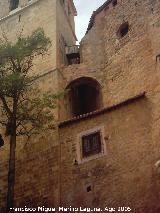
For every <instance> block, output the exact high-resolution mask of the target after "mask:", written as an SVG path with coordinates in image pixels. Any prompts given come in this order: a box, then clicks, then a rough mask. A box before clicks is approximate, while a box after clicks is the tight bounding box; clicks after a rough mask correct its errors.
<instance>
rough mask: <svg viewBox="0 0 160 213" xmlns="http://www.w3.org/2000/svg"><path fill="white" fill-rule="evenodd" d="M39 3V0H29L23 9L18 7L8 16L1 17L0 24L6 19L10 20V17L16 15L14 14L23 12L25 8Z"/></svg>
mask: <svg viewBox="0 0 160 213" xmlns="http://www.w3.org/2000/svg"><path fill="white" fill-rule="evenodd" d="M39 1H40V0H31V1H30V2H28V5H26V6H24V7H18V8H16V9H15V10H12V11H10V12H9V14H8V15H7V16H5V17H2V18H1V19H0V22H2V21H5V20H6V19H8V18H10V17H12V16H14V15H16V14H18V13H20V12H22V11H23V10H25V9H26V8H28V7H31V6H33V5H34V4H36V3H37V2H39Z"/></svg>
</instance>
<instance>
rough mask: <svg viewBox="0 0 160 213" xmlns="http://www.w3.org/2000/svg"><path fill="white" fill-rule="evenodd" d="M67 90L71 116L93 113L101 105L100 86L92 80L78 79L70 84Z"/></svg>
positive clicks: (87, 78)
mask: <svg viewBox="0 0 160 213" xmlns="http://www.w3.org/2000/svg"><path fill="white" fill-rule="evenodd" d="M67 89H68V100H69V105H70V111H71V114H72V116H78V115H82V114H86V113H89V112H92V111H95V110H97V109H99V108H100V107H101V105H102V96H101V89H100V85H99V83H98V82H97V81H96V80H95V79H93V78H89V77H81V78H78V79H76V80H74V81H73V82H71V83H70V84H69V85H68V86H67Z"/></svg>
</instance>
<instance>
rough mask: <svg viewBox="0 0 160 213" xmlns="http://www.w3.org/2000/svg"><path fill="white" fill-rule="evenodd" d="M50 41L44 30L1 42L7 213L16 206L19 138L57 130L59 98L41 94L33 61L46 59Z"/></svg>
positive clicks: (0, 102)
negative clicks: (7, 140) (7, 151)
mask: <svg viewBox="0 0 160 213" xmlns="http://www.w3.org/2000/svg"><path fill="white" fill-rule="evenodd" d="M50 45H51V41H50V39H49V38H47V37H46V36H45V34H44V31H43V29H40V28H39V29H37V30H36V31H35V32H33V33H32V35H31V36H28V37H23V36H22V35H20V36H18V37H17V40H16V41H15V42H14V43H13V42H10V41H9V40H8V39H7V38H6V36H3V39H2V40H0V107H1V108H0V109H1V118H0V124H1V125H2V126H3V128H4V127H5V132H6V135H7V136H9V137H10V155H9V169H8V192H7V204H6V212H7V213H8V212H9V210H10V208H12V207H13V206H14V184H15V152H16V142H17V136H22V135H24V136H28V137H30V136H31V135H32V134H38V133H39V130H40V129H41V130H42V129H50V128H53V127H54V116H53V109H54V108H55V107H56V99H57V97H58V95H55V94H52V93H51V92H44V93H42V92H41V91H40V90H39V89H38V87H37V86H36V85H37V84H35V81H36V80H37V78H38V75H33V72H31V71H32V67H33V65H34V59H35V58H37V57H41V56H42V58H43V56H44V55H45V54H46V53H47V51H48V49H49V47H50Z"/></svg>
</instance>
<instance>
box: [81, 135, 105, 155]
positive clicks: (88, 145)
mask: <svg viewBox="0 0 160 213" xmlns="http://www.w3.org/2000/svg"><path fill="white" fill-rule="evenodd" d="M99 153H101V135H100V131H98V132H95V133H92V134H90V135H87V136H83V137H82V157H83V158H86V157H89V156H91V155H95V154H99Z"/></svg>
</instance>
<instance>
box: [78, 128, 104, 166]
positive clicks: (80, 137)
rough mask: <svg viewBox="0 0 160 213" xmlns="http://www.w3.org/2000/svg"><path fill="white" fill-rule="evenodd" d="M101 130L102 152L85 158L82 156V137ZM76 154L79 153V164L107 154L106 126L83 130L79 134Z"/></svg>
mask: <svg viewBox="0 0 160 213" xmlns="http://www.w3.org/2000/svg"><path fill="white" fill-rule="evenodd" d="M96 132H100V137H101V152H100V153H98V154H94V155H92V156H89V157H86V158H83V157H82V137H84V136H88V135H90V134H93V133H96ZM76 154H77V162H78V164H82V163H85V162H88V161H90V160H94V159H97V158H100V157H103V156H105V155H106V143H105V131H104V126H98V127H95V128H92V129H89V130H86V131H83V132H81V133H79V134H78V135H77V143H76Z"/></svg>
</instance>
